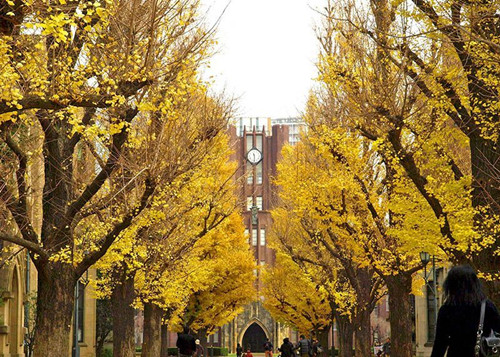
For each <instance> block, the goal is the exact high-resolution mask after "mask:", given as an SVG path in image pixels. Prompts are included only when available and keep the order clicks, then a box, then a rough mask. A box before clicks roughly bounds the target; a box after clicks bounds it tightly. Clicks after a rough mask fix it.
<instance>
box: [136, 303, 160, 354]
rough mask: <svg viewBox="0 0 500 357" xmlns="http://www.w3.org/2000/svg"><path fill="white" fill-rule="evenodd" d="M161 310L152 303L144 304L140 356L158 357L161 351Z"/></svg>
mask: <svg viewBox="0 0 500 357" xmlns="http://www.w3.org/2000/svg"><path fill="white" fill-rule="evenodd" d="M162 316H163V310H162V309H161V308H160V307H158V305H155V304H153V303H145V304H144V337H143V342H142V353H141V357H158V356H160V352H161V317H162Z"/></svg>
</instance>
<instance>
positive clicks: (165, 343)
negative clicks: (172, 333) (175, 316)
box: [160, 325, 168, 357]
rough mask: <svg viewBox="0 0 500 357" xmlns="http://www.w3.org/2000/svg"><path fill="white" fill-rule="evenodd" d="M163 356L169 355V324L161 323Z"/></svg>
mask: <svg viewBox="0 0 500 357" xmlns="http://www.w3.org/2000/svg"><path fill="white" fill-rule="evenodd" d="M160 356H161V357H168V325H161V352H160Z"/></svg>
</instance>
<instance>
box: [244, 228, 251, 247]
mask: <svg viewBox="0 0 500 357" xmlns="http://www.w3.org/2000/svg"><path fill="white" fill-rule="evenodd" d="M249 233H250V232H249V231H248V229H245V237H246V239H247V242H248V244H250V234H249Z"/></svg>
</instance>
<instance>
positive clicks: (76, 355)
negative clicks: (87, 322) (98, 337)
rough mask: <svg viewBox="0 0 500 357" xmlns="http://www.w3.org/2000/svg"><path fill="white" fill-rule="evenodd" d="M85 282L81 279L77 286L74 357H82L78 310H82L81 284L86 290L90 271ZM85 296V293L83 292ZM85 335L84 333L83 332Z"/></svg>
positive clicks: (74, 317) (74, 318)
mask: <svg viewBox="0 0 500 357" xmlns="http://www.w3.org/2000/svg"><path fill="white" fill-rule="evenodd" d="M81 280H83V281H82V282H81V281H80V279H79V280H78V281H77V282H76V286H75V311H74V315H73V353H72V357H80V344H79V337H80V336H79V333H78V325H79V321H78V318H79V314H78V310H79V309H80V289H79V287H80V284H82V285H83V289H85V288H86V287H87V285H88V283H89V271H88V270H87V271H86V272H85V278H81ZM81 293H82V294H84V291H82V292H81ZM82 333H83V331H82Z"/></svg>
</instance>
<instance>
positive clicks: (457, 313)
mask: <svg viewBox="0 0 500 357" xmlns="http://www.w3.org/2000/svg"><path fill="white" fill-rule="evenodd" d="M480 310H481V304H479V305H448V304H445V305H443V306H441V308H440V309H439V314H438V320H437V326H436V338H435V341H434V347H433V349H432V355H431V357H443V356H444V354H445V352H446V349H447V348H448V354H447V357H474V346H475V345H476V333H477V328H478V326H479V314H480ZM491 329H493V330H494V331H496V332H500V315H499V314H498V310H497V308H496V307H495V305H494V304H493V303H492V302H491V301H489V300H488V301H487V302H486V312H485V315H484V329H483V331H484V335H486V336H489V334H490V332H491Z"/></svg>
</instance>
